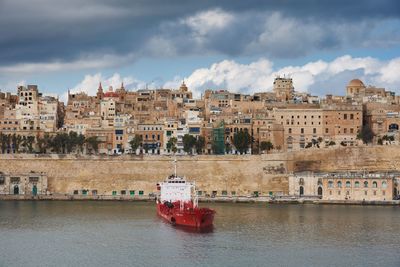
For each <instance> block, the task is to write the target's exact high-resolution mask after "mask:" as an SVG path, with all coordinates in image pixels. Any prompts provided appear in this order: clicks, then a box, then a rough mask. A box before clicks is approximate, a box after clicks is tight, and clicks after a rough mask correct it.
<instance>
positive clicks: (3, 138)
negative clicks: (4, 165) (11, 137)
mask: <svg viewBox="0 0 400 267" xmlns="http://www.w3.org/2000/svg"><path fill="white" fill-rule="evenodd" d="M7 139H8V138H7V135H5V134H3V133H0V141H1V153H3V154H4V153H6V150H7Z"/></svg>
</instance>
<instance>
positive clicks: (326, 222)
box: [0, 201, 400, 266]
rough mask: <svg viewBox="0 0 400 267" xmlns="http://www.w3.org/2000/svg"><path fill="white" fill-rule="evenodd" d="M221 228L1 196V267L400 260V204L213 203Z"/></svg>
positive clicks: (108, 207)
mask: <svg viewBox="0 0 400 267" xmlns="http://www.w3.org/2000/svg"><path fill="white" fill-rule="evenodd" d="M207 205H209V206H211V207H212V208H214V209H215V210H216V211H217V214H216V216H215V226H214V228H213V229H211V231H207V232H206V233H199V232H198V231H193V230H189V229H187V228H181V227H174V226H172V225H170V224H168V223H166V222H165V221H164V220H162V219H160V218H158V217H157V216H156V211H155V205H154V203H132V202H84V201H82V202H78V201H74V202H57V201H48V202H34V201H32V202H31V201H26V202H25V201H24V202H21V201H20V202H18V201H5V202H0V236H1V239H0V247H1V249H0V266H23V265H27V266H46V265H47V266H55V265H58V266H71V265H80V266H81V265H85V266H97V265H101V266H104V265H128V266H139V265H142V266H143V265H144V266H187V265H189V264H190V265H192V266H204V265H206V266H243V265H252V266H400V254H399V252H400V249H399V247H400V244H399V241H400V208H399V207H374V206H326V205H267V204H207Z"/></svg>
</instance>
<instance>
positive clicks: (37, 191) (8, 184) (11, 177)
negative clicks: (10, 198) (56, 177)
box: [0, 172, 47, 196]
mask: <svg viewBox="0 0 400 267" xmlns="http://www.w3.org/2000/svg"><path fill="white" fill-rule="evenodd" d="M0 194H2V195H30V196H36V195H45V194H47V175H46V174H44V173H37V172H29V173H4V172H0Z"/></svg>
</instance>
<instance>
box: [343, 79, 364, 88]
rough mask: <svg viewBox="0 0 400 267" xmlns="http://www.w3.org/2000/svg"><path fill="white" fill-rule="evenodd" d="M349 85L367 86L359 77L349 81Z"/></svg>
mask: <svg viewBox="0 0 400 267" xmlns="http://www.w3.org/2000/svg"><path fill="white" fill-rule="evenodd" d="M347 87H365V85H364V83H363V82H362V81H361V80H359V79H353V80H351V81H350V82H349V84H348V85H347Z"/></svg>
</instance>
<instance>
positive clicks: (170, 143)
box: [167, 137, 178, 153]
mask: <svg viewBox="0 0 400 267" xmlns="http://www.w3.org/2000/svg"><path fill="white" fill-rule="evenodd" d="M177 142H178V140H176V138H175V137H171V138H170V139H169V140H168V142H167V149H168V150H170V151H172V153H176V151H178V148H177V147H176V143H177Z"/></svg>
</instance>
